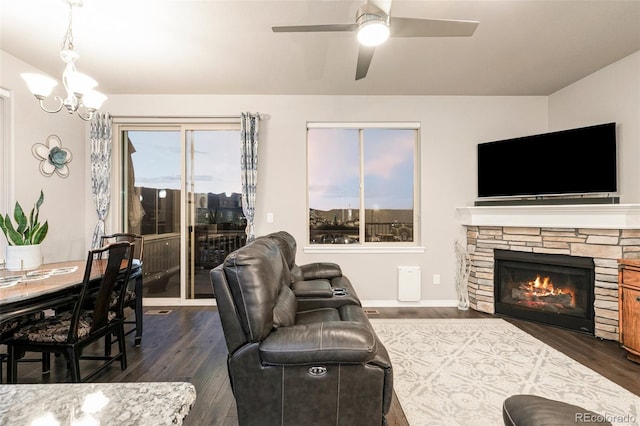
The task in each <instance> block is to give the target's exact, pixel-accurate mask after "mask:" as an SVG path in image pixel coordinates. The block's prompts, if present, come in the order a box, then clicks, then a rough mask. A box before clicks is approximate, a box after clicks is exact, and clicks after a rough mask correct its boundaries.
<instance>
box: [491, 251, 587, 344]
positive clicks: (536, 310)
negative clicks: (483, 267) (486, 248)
mask: <svg viewBox="0 0 640 426" xmlns="http://www.w3.org/2000/svg"><path fill="white" fill-rule="evenodd" d="M494 260H495V266H494V268H495V269H494V296H495V312H496V314H501V315H505V316H510V317H515V318H521V319H525V320H530V321H536V322H541V323H544V324H550V325H554V326H558V327H562V328H567V329H571V330H576V331H582V332H586V333H590V334H593V333H594V307H593V300H594V286H595V267H594V262H593V259H592V258H590V257H580V256H568V255H560V254H546V253H530V252H520V251H512V250H498V249H496V250H495V251H494Z"/></svg>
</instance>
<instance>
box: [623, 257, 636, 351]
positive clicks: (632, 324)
mask: <svg viewBox="0 0 640 426" xmlns="http://www.w3.org/2000/svg"><path fill="white" fill-rule="evenodd" d="M618 265H619V269H618V284H619V288H618V309H619V315H620V317H619V324H618V326H619V329H620V343H621V344H622V347H623V348H624V349H626V351H627V358H629V359H630V360H631V361H634V362H637V363H640V260H637V259H633V260H631V259H621V260H619V261H618Z"/></svg>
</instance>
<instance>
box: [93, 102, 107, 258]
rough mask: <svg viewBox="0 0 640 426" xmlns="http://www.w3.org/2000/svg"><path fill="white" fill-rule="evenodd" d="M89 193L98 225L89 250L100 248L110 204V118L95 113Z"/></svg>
mask: <svg viewBox="0 0 640 426" xmlns="http://www.w3.org/2000/svg"><path fill="white" fill-rule="evenodd" d="M90 144H91V192H92V194H93V201H94V202H95V207H96V213H98V223H96V227H95V229H94V231H93V239H92V241H91V248H92V249H94V248H98V247H100V237H101V236H103V235H104V220H105V218H106V217H107V213H108V212H109V203H110V202H111V117H110V116H109V114H108V113H105V114H100V113H96V114H95V115H94V117H93V118H92V119H91V137H90Z"/></svg>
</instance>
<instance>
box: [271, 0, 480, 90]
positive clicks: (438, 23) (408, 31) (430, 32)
mask: <svg viewBox="0 0 640 426" xmlns="http://www.w3.org/2000/svg"><path fill="white" fill-rule="evenodd" d="M390 8H391V0H369V1H368V2H367V3H366V4H365V5H363V6H362V7H360V8H359V9H358V11H357V12H356V20H355V23H351V24H320V25H317V24H316V25H291V26H277V27H272V28H271V29H272V30H273V32H276V33H284V32H328V31H334V32H335V31H351V32H356V34H357V39H358V42H359V43H360V48H359V51H358V61H357V64H356V80H360V79H363V78H365V77H366V76H367V72H368V71H369V65H370V64H371V60H372V59H373V54H374V52H375V46H379V45H381V44H382V43H384V42H385V41H386V40H387V38H389V37H470V36H472V35H473V33H474V32H475V30H476V27H477V26H478V22H477V21H457V20H449V19H421V18H402V17H394V16H389V15H390V14H389V10H390ZM383 9H384V10H383Z"/></svg>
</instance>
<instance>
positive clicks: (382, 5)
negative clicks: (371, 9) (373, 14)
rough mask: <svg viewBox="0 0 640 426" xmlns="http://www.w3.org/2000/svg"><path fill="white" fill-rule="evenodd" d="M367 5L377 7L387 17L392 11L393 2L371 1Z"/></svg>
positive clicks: (387, 0)
mask: <svg viewBox="0 0 640 426" xmlns="http://www.w3.org/2000/svg"><path fill="white" fill-rule="evenodd" d="M367 3H369V4H372V5H374V6H376V7H377V8H378V9H380V10H382V11H383V12H384V13H386V14H387V15H388V14H389V12H390V11H391V0H369V1H368V2H367Z"/></svg>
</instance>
